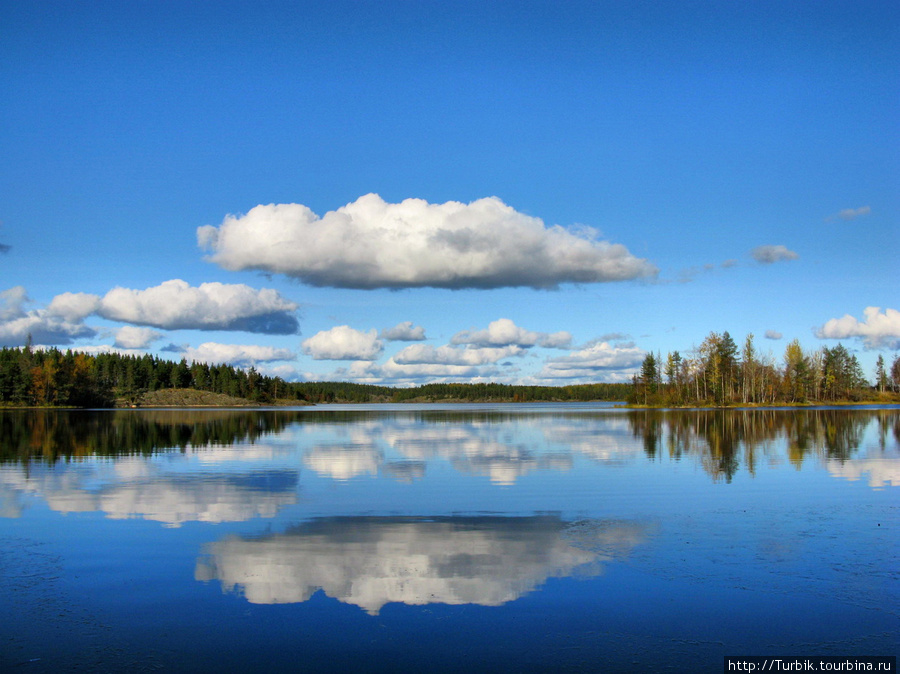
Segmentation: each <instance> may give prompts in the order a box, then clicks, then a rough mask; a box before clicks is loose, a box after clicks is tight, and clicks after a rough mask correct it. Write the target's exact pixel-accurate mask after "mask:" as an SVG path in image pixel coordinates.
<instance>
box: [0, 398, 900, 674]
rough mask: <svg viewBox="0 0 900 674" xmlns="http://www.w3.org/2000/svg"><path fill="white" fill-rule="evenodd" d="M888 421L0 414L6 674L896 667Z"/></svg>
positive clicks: (850, 414) (898, 422)
mask: <svg viewBox="0 0 900 674" xmlns="http://www.w3.org/2000/svg"><path fill="white" fill-rule="evenodd" d="M898 495H900V409H897V408H891V409H884V408H881V409H812V410H756V411H680V412H658V411H628V410H622V409H613V408H612V407H609V406H604V405H599V404H585V405H581V404H565V405H550V404H547V405H454V406H436V405H419V406H412V405H402V406H400V405H381V406H353V407H350V406H329V407H315V408H303V409H296V410H273V411H249V412H248V411H236V410H234V411H232V410H216V411H164V410H139V411H134V410H128V411H116V412H70V413H61V412H59V413H52V412H34V411H31V412H16V411H5V412H0V514H2V518H0V541H2V545H0V573H2V580H0V626H2V631H0V668H8V667H11V666H16V667H17V670H16V671H22V672H29V671H34V672H50V671H54V672H56V671H68V670H78V671H122V670H126V669H127V670H129V671H157V670H164V671H215V672H221V671H248V670H253V671H272V672H278V671H298V670H305V671H347V670H348V669H349V670H353V671H444V670H446V671H456V670H462V669H464V668H465V669H474V670H477V671H613V672H615V671H649V672H655V671H674V672H678V671H691V670H693V671H722V662H723V660H722V658H723V656H725V655H837V656H844V655H897V654H898V650H900V649H898V647H897V645H898V643H900V582H898V581H900V563H898V552H900V545H898V542H900V536H898V525H900V516H898V515H900V510H898V507H900V498H898Z"/></svg>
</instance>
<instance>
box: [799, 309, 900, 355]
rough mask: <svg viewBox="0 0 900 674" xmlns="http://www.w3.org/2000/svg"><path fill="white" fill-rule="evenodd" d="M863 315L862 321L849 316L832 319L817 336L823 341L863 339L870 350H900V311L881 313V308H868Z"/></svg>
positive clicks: (886, 310)
mask: <svg viewBox="0 0 900 674" xmlns="http://www.w3.org/2000/svg"><path fill="white" fill-rule="evenodd" d="M863 315H864V316H865V319H864V320H862V321H859V320H857V319H856V318H854V317H853V316H851V315H849V314H847V315H845V316H844V317H843V318H832V319H831V320H829V321H827V322H826V323H825V325H823V326H822V327H821V328H819V329H818V330H817V331H816V335H817V336H818V337H820V338H821V339H846V338H848V337H861V338H862V339H863V341H864V342H865V344H866V346H868V347H870V348H878V347H882V346H888V347H890V348H893V349H897V348H900V311H897V310H896V309H885V310H884V313H881V307H866V308H865V310H864V311H863Z"/></svg>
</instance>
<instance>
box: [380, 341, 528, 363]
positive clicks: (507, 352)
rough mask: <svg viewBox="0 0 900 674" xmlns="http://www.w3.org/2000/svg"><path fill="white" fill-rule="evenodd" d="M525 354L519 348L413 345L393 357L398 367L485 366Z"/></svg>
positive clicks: (511, 346) (512, 346) (513, 346)
mask: <svg viewBox="0 0 900 674" xmlns="http://www.w3.org/2000/svg"><path fill="white" fill-rule="evenodd" d="M523 353H525V351H524V349H522V347H519V346H515V345H510V346H504V347H498V348H478V349H455V348H453V347H452V346H439V347H434V346H430V345H427V344H411V345H410V346H407V347H406V348H405V349H403V350H402V351H400V352H399V353H398V354H397V355H395V356H394V357H393V361H394V363H396V364H397V365H424V364H433V365H485V364H490V363H496V362H497V361H500V360H503V359H504V358H509V357H511V356H520V355H522V354H523Z"/></svg>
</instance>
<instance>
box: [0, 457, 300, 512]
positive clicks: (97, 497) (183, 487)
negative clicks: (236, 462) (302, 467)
mask: <svg viewBox="0 0 900 674" xmlns="http://www.w3.org/2000/svg"><path fill="white" fill-rule="evenodd" d="M298 483H299V471H295V470H294V471H292V470H269V471H259V472H253V473H249V474H246V475H215V474H205V475H197V474H166V473H164V472H161V471H159V470H158V469H156V468H155V467H154V466H152V465H150V464H147V463H145V462H142V461H134V460H128V459H125V460H120V461H118V462H116V463H115V464H109V463H106V464H87V463H84V464H79V465H75V466H69V467H68V468H67V469H66V470H56V469H54V468H50V467H47V466H42V465H40V464H35V465H31V466H29V468H28V469H27V470H26V469H25V468H22V467H20V466H16V465H6V466H0V503H2V504H3V505H4V512H3V513H2V514H3V515H5V516H7V517H19V516H21V514H22V507H21V497H22V496H23V495H26V494H38V495H40V496H42V497H43V499H44V500H45V501H46V502H47V505H48V506H49V507H50V508H51V509H52V510H55V511H57V512H60V513H73V512H103V513H105V514H106V515H107V517H109V518H110V519H127V518H132V517H140V518H143V519H147V520H153V521H156V522H162V523H164V524H167V525H169V526H175V527H177V526H180V525H181V524H183V523H185V522H240V521H244V520H249V519H252V518H254V517H272V516H274V515H275V514H276V513H277V512H278V510H279V509H280V508H282V507H284V506H286V505H290V504H292V503H296V502H297V486H298Z"/></svg>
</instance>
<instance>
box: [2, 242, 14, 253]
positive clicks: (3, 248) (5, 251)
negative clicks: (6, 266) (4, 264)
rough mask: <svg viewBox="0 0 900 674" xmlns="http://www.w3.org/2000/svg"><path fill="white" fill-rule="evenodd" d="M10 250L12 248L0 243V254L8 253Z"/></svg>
mask: <svg viewBox="0 0 900 674" xmlns="http://www.w3.org/2000/svg"><path fill="white" fill-rule="evenodd" d="M11 250H12V246H9V245H7V244H5V243H0V253H8V252H9V251H11Z"/></svg>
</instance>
